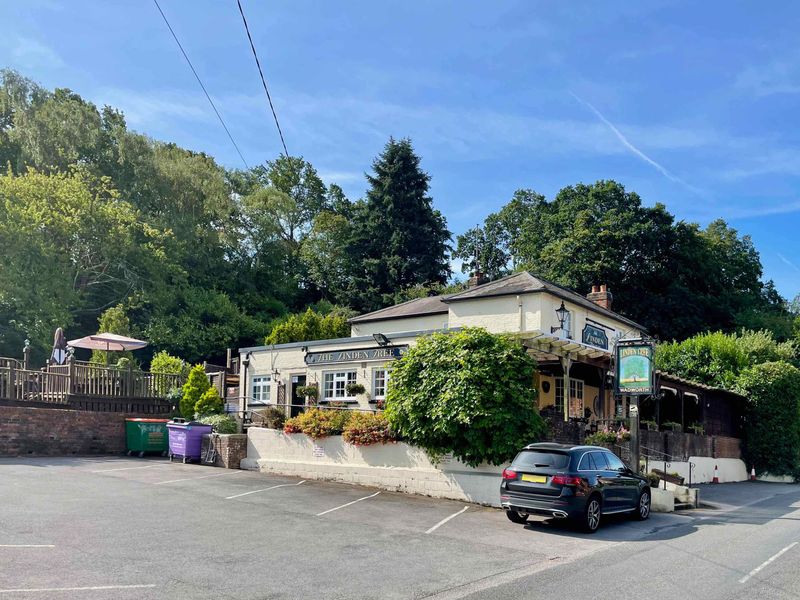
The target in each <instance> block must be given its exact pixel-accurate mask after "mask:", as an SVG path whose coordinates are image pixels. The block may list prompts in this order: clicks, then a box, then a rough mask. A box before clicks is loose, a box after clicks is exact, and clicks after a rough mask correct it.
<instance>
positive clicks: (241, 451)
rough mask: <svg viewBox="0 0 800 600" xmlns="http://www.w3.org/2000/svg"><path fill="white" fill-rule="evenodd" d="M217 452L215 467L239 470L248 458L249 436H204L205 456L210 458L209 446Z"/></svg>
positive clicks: (242, 434)
mask: <svg viewBox="0 0 800 600" xmlns="http://www.w3.org/2000/svg"><path fill="white" fill-rule="evenodd" d="M209 444H211V447H212V448H213V449H214V450H216V456H215V459H214V466H215V467H223V468H225V469H238V468H239V465H240V463H241V462H242V459H243V458H245V457H246V456H247V435H246V434H244V433H232V434H219V433H212V434H209V435H204V436H203V456H208V446H209Z"/></svg>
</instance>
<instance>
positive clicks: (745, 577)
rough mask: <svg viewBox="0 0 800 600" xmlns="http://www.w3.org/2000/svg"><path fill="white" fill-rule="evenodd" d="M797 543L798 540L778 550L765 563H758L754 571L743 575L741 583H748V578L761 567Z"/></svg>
mask: <svg viewBox="0 0 800 600" xmlns="http://www.w3.org/2000/svg"><path fill="white" fill-rule="evenodd" d="M797 544H798V542H792V543H791V544H789V545H788V546H786V548H784V549H783V550H781V551H780V552H778V553H777V554H775V555H773V556H770V557H769V558H768V559H767V560H765V561H764V562H763V563H761V564H760V565H758V566H757V567H756V568H755V569H753V570H752V571H750V572H749V573H748V574H747V575H745V576H744V577H742V578H741V579H740V580H739V583H746V582H747V580H748V579H750V578H751V577H752V576H753V575H755V574H756V573H758V572H759V571H760V570H761V569H763V568H764V567H766V566H767V565H768V564H770V563H771V562H772V561H774V560H775V559H777V558H778V557H780V556H781V555H782V554H785V553H786V552H788V551H789V550H791V549H792V548H794V547H795V546H797Z"/></svg>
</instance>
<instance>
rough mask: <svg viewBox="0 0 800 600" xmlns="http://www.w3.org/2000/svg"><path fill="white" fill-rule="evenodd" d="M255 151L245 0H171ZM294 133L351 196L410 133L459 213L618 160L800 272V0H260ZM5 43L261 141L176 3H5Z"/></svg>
mask: <svg viewBox="0 0 800 600" xmlns="http://www.w3.org/2000/svg"><path fill="white" fill-rule="evenodd" d="M161 5H162V8H163V9H164V12H165V13H166V14H167V17H168V18H169V19H170V21H171V23H172V25H173V27H174V28H175V30H176V32H177V34H178V36H179V37H180V39H181V41H182V43H183V45H184V47H185V48H186V50H187V52H188V53H189V56H190V57H191V58H192V60H193V62H194V63H195V67H196V68H197V69H198V71H199V73H200V76H201V77H202V78H203V80H204V82H205V84H206V86H207V88H208V90H209V92H210V93H211V94H212V96H213V97H214V99H215V102H216V103H217V106H218V108H219V110H220V112H221V113H222V115H223V117H224V118H225V119H226V121H227V123H228V125H229V127H230V129H231V131H232V133H233V136H234V138H235V139H236V141H237V143H238V144H239V146H240V147H241V149H242V151H243V154H244V156H245V158H246V160H247V161H248V163H249V164H250V165H254V164H258V163H259V162H261V161H264V160H266V159H270V158H273V157H275V156H276V155H277V154H278V153H279V151H280V142H279V139H278V136H277V133H276V131H275V127H274V124H273V122H272V117H271V116H270V115H269V113H268V112H267V111H268V108H267V106H266V102H265V98H264V95H263V90H262V89H261V87H260V85H261V84H260V81H259V79H258V74H257V71H256V69H255V65H254V63H253V60H252V56H251V55H250V50H249V47H248V45H247V40H246V37H245V34H244V30H243V28H242V24H241V21H240V17H239V14H238V10H237V8H236V2H235V0H218V1H213V2H212V1H198V0H193V1H191V2H190V1H188V0H181V1H178V0H161ZM243 5H244V8H245V11H246V13H247V16H248V18H249V21H250V26H251V31H252V33H253V35H254V38H255V43H256V47H257V49H258V51H259V54H260V56H261V59H262V62H263V65H264V68H265V72H266V76H267V79H268V83H269V85H270V91H271V93H272V95H273V100H274V102H275V105H276V109H277V111H278V116H279V119H280V121H281V125H282V127H283V130H284V134H285V137H286V143H287V146H288V148H289V151H290V153H292V154H297V155H303V156H305V157H306V158H307V159H308V160H310V161H311V162H312V163H313V164H314V165H315V166H316V168H317V169H318V170H319V172H320V174H321V175H322V176H323V178H324V179H325V180H326V181H327V182H336V183H339V184H340V185H341V186H342V187H343V188H344V189H345V191H346V192H347V194H348V195H349V196H350V197H351V198H354V199H355V198H358V197H360V196H361V195H362V194H363V192H364V189H365V182H364V177H363V173H364V171H365V170H368V169H369V166H370V163H371V160H372V158H373V157H374V156H375V155H376V154H377V153H378V152H379V151H380V150H381V148H382V146H383V144H384V143H385V141H386V140H387V138H388V137H389V136H390V135H393V136H395V137H402V136H410V137H411V138H412V140H413V142H414V144H415V147H416V149H417V151H418V152H419V154H420V155H421V156H422V159H423V166H424V168H425V169H426V170H427V171H428V172H429V173H430V174H431V175H432V177H433V180H432V195H433V198H434V201H435V204H436V206H437V207H438V208H439V209H440V210H442V212H443V213H444V214H445V215H446V217H447V220H448V223H449V225H450V228H451V230H453V231H454V232H456V233H460V232H462V231H463V230H464V229H466V228H468V227H471V226H474V225H475V224H477V223H479V222H481V221H482V220H483V218H484V217H485V216H486V215H487V214H488V213H489V212H492V211H494V210H496V209H497V208H499V207H500V206H502V205H503V204H504V203H505V202H507V201H508V199H509V198H510V197H511V195H512V193H513V191H514V190H515V189H517V188H520V187H528V188H533V189H535V190H537V191H539V192H541V193H543V194H545V195H546V196H548V197H552V196H553V195H554V193H555V192H556V191H557V190H558V189H559V188H561V187H563V186H565V185H569V184H573V183H577V182H591V181H595V180H597V179H601V178H603V179H616V180H618V181H620V182H622V183H624V184H625V185H626V187H627V188H628V189H631V190H635V191H636V192H638V193H639V194H640V195H641V196H642V197H643V199H644V201H645V202H646V203H648V204H653V203H655V202H663V203H664V204H666V205H667V207H668V209H669V210H670V211H671V212H672V213H674V214H675V215H676V216H677V217H678V218H679V219H685V220H688V221H697V222H700V223H701V224H706V223H708V221H710V220H712V219H714V218H716V217H722V218H725V219H726V220H728V221H729V222H730V223H731V224H732V225H733V226H734V227H736V228H737V229H738V230H739V231H740V233H747V234H750V235H751V236H752V237H753V240H754V242H755V244H756V247H757V248H758V250H759V251H760V253H761V258H762V262H763V264H764V269H765V277H766V278H772V279H774V281H775V282H776V284H777V286H778V289H779V290H780V291H781V293H782V294H783V295H784V296H787V297H789V298H791V297H793V296H795V295H796V294H797V293H800V231H799V230H800V191H799V190H798V183H800V127H799V126H798V125H800V118H799V117H798V114H800V110H798V109H800V46H798V44H797V41H796V40H797V37H796V24H797V23H798V22H800V4H798V3H790V2H780V3H775V4H771V5H770V9H769V10H765V9H764V6H763V5H758V4H753V3H731V2H703V3H697V2H667V1H664V2H658V1H654V2H602V3H598V2H558V3H554V2H549V3H545V2H529V1H525V2H511V1H497V2H491V3H488V2H472V1H467V2H455V1H453V2H438V1H425V2H422V1H421V0H420V1H419V2H388V1H381V2H375V1H374V0H372V1H356V0H351V1H348V2H327V1H322V0H320V1H318V2H307V1H298V0H294V1H292V2H288V1H284V2H256V1H255V0H244V1H243ZM0 65H4V66H11V67H14V68H16V69H18V70H20V71H21V72H22V73H24V74H25V75H27V76H29V77H31V78H33V79H35V80H36V81H38V82H40V83H41V84H43V85H45V86H47V87H51V88H52V87H56V86H59V87H61V86H63V87H70V88H72V89H73V90H75V91H77V92H79V93H80V94H82V95H83V96H84V97H87V98H89V99H91V100H93V101H95V102H96V103H98V104H111V105H113V106H116V107H119V108H121V109H122V110H123V111H124V112H125V113H126V116H127V118H128V122H129V125H130V126H131V127H132V128H133V129H136V130H138V131H141V132H144V133H147V134H149V135H151V136H152V137H154V138H157V139H161V140H168V141H174V142H177V143H178V144H180V145H182V146H185V147H187V148H191V149H195V150H203V151H205V152H207V153H209V154H211V155H213V156H215V157H216V158H217V159H218V160H219V161H220V162H221V163H222V164H224V165H226V166H230V167H241V166H242V165H241V160H240V159H239V157H238V156H237V154H236V152H235V150H234V149H233V147H232V146H231V143H230V141H229V140H228V139H227V137H226V136H225V133H224V132H223V131H222V129H221V127H220V125H219V123H218V122H217V121H216V119H215V117H214V115H213V113H212V112H211V109H210V107H209V106H208V105H207V103H206V100H205V98H204V97H203V95H202V92H201V91H200V89H199V87H198V86H197V83H196V81H195V80H194V78H193V76H192V74H191V72H190V71H189V69H188V67H187V66H186V64H185V63H184V62H183V58H182V57H181V56H180V55H179V53H178V50H177V48H176V46H175V44H174V42H173V40H172V39H171V37H170V36H169V33H168V31H167V30H166V27H165V25H164V23H163V22H162V20H161V18H160V16H159V14H158V12H157V10H156V8H155V6H154V5H153V4H152V3H151V2H149V1H148V0H141V1H139V2H130V1H127V0H126V1H109V0H105V1H104V2H79V1H70V2H66V1H65V2H57V1H55V0H26V2H24V3H23V2H17V3H12V2H4V3H2V4H0Z"/></svg>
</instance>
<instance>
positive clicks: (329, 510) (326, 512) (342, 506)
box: [317, 492, 380, 517]
mask: <svg viewBox="0 0 800 600" xmlns="http://www.w3.org/2000/svg"><path fill="white" fill-rule="evenodd" d="M378 494H380V492H375V493H374V494H371V495H369V496H364V497H363V498H359V499H358V500H353V501H352V502H348V503H347V504H342V505H341V506H335V507H334V508H329V509H328V510H323V511H322V512H321V513H317V516H318V517H321V516H322V515H327V514H328V513H329V512H333V511H335V510H339V509H340V508H345V507H346V506H351V505H352V504H355V503H356V502H361V501H362V500H369V499H370V498H374V497H375V496H377V495H378Z"/></svg>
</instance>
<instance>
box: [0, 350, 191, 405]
mask: <svg viewBox="0 0 800 600" xmlns="http://www.w3.org/2000/svg"><path fill="white" fill-rule="evenodd" d="M17 365H18V363H15V362H13V361H4V362H2V361H0V400H2V401H6V402H13V403H32V404H37V405H42V404H45V405H49V406H61V407H64V408H77V409H80V410H96V411H102V412H107V411H113V412H144V413H146V414H166V413H169V412H170V410H171V406H170V405H169V402H167V400H166V395H167V393H168V392H169V391H170V390H171V389H173V388H176V387H180V386H181V385H182V384H183V379H182V377H181V376H180V375H172V374H164V373H150V372H146V371H138V370H134V369H132V368H129V369H118V368H115V367H107V366H103V365H98V364H95V363H86V362H79V361H70V362H69V363H67V364H66V365H50V366H48V367H45V368H43V369H41V370H38V371H36V370H31V369H20V368H18V366H17Z"/></svg>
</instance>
